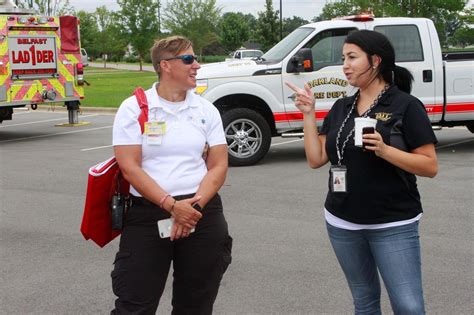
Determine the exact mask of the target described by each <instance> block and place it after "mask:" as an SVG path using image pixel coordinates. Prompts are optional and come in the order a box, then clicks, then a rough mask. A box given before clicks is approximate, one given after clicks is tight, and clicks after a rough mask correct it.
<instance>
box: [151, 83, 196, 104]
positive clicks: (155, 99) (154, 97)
mask: <svg viewBox="0 0 474 315" xmlns="http://www.w3.org/2000/svg"><path fill="white" fill-rule="evenodd" d="M158 84H159V82H155V83H153V85H152V87H151V89H150V94H149V95H147V97H149V101H148V108H149V109H152V108H164V107H163V104H161V103H160V102H159V99H160V97H159V95H158V92H157V87H158ZM194 97H196V95H195V94H194V90H188V91H187V92H186V99H185V100H184V102H185V105H184V106H183V107H182V109H186V108H188V107H192V108H195V107H198V106H199V105H198V102H194V101H193V99H194ZM150 100H151V101H150Z"/></svg>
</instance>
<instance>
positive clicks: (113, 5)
mask: <svg viewBox="0 0 474 315" xmlns="http://www.w3.org/2000/svg"><path fill="white" fill-rule="evenodd" d="M281 1H282V3H283V10H282V12H283V17H284V18H285V17H292V16H294V15H295V16H299V17H302V18H303V19H306V20H308V21H310V20H312V19H313V17H315V16H318V15H319V14H320V13H321V10H322V8H323V7H324V4H325V3H326V2H327V0H281ZM69 2H70V3H71V5H72V6H73V7H74V8H75V9H76V11H79V10H84V11H87V12H94V11H95V8H96V7H99V6H103V5H105V6H106V7H107V9H109V10H118V9H119V6H118V4H117V1H116V0H69ZM166 2H167V1H166V0H162V4H163V7H166V4H165V3H166ZM216 3H217V6H218V7H221V8H222V12H224V13H225V12H242V13H244V14H247V13H252V14H253V15H255V16H257V12H261V11H264V9H265V0H217V1H216ZM273 9H274V10H280V0H273Z"/></svg>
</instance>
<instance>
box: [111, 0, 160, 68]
mask: <svg viewBox="0 0 474 315" xmlns="http://www.w3.org/2000/svg"><path fill="white" fill-rule="evenodd" d="M117 3H118V4H119V6H120V11H119V13H118V16H119V18H120V21H121V22H122V28H123V32H122V34H124V36H125V37H126V39H127V41H128V42H129V43H130V45H131V46H132V47H133V49H134V51H135V52H136V54H137V57H138V60H139V62H140V71H142V70H143V60H144V58H145V56H146V55H148V54H149V50H150V48H151V46H152V45H153V42H154V40H155V39H156V38H157V37H158V36H159V33H160V25H159V21H158V16H159V14H160V12H159V8H160V0H117Z"/></svg>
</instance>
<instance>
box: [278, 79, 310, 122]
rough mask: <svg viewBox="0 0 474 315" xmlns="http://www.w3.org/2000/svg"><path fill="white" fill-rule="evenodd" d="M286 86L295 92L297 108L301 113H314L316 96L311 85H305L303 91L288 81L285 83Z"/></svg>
mask: <svg viewBox="0 0 474 315" xmlns="http://www.w3.org/2000/svg"><path fill="white" fill-rule="evenodd" d="M285 84H286V86H288V87H289V88H290V89H292V90H293V91H294V92H295V94H294V95H295V106H296V107H297V108H298V109H299V110H300V112H302V113H303V114H311V113H314V103H315V100H314V94H313V92H312V91H311V88H310V87H309V85H308V84H305V85H304V89H301V88H299V87H297V86H296V85H294V84H293V83H290V82H288V81H285Z"/></svg>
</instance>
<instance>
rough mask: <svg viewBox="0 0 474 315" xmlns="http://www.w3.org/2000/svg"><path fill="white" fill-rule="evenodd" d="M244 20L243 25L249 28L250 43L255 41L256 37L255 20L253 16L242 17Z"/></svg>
mask: <svg viewBox="0 0 474 315" xmlns="http://www.w3.org/2000/svg"><path fill="white" fill-rule="evenodd" d="M244 20H245V24H247V25H248V26H249V30H250V33H249V40H250V41H256V40H257V35H256V29H257V19H256V18H255V16H254V15H253V14H250V13H248V14H245V15H244Z"/></svg>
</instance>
